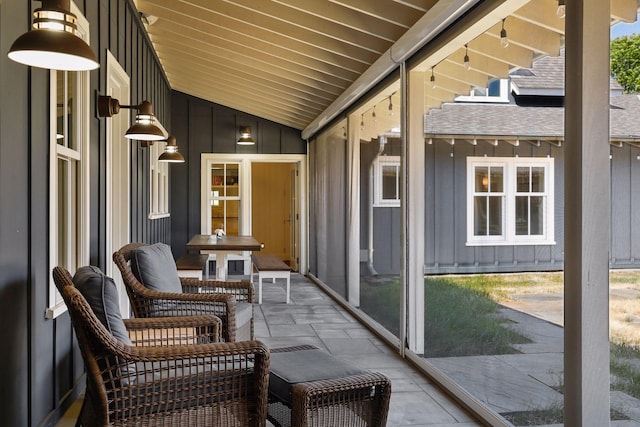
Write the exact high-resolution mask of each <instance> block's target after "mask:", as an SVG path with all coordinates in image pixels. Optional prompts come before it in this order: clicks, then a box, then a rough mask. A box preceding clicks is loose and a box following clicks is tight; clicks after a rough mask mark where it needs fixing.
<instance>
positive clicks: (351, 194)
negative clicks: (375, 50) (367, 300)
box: [347, 114, 360, 307]
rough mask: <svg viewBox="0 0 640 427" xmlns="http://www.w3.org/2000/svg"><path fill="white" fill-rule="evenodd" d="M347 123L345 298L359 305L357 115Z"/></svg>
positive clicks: (358, 150)
mask: <svg viewBox="0 0 640 427" xmlns="http://www.w3.org/2000/svg"><path fill="white" fill-rule="evenodd" d="M348 120H349V121H348V125H347V129H348V132H347V135H348V136H347V179H348V180H349V182H348V183H347V289H348V290H347V300H348V301H349V304H351V305H353V306H355V307H359V306H360V124H359V121H358V115H356V114H352V115H350V116H349V119H348Z"/></svg>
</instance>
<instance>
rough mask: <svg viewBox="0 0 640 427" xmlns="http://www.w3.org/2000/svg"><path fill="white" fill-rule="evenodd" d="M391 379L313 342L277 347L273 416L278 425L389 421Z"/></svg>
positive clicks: (271, 386) (273, 363)
mask: <svg viewBox="0 0 640 427" xmlns="http://www.w3.org/2000/svg"><path fill="white" fill-rule="evenodd" d="M390 397H391V382H390V381H389V379H388V378H387V377H385V376H384V375H382V374H379V373H370V372H367V371H365V370H362V369H360V368H358V367H357V366H354V365H351V364H348V363H346V362H343V361H341V360H339V359H336V358H335V357H333V356H332V355H330V354H328V353H326V352H324V351H322V350H319V349H318V348H316V347H314V346H310V345H302V346H296V347H286V348H278V349H272V350H271V361H270V374H269V417H268V419H269V421H271V422H272V423H273V424H274V425H276V426H282V427H288V426H294V427H298V426H300V427H303V426H304V427H306V426H319V427H322V426H324V427H339V426H349V427H351V426H385V425H386V423H387V413H388V412H389V399H390Z"/></svg>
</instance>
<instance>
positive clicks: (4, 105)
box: [0, 0, 171, 426]
mask: <svg viewBox="0 0 640 427" xmlns="http://www.w3.org/2000/svg"><path fill="white" fill-rule="evenodd" d="M75 3H76V5H77V6H78V8H79V9H80V10H81V11H82V13H83V14H84V16H85V17H86V18H87V20H88V21H89V25H90V31H91V39H90V44H91V46H92V48H93V49H94V51H95V52H96V54H97V55H98V58H99V61H100V62H101V64H102V65H103V67H101V68H100V69H98V70H94V71H91V72H90V93H91V109H92V110H91V113H90V130H89V135H90V154H89V157H90V168H91V172H90V174H91V175H90V187H91V190H90V194H91V195H90V218H89V220H90V224H91V225H90V229H91V234H90V246H89V251H90V263H91V264H93V265H97V266H99V267H101V268H103V269H104V268H105V265H106V263H110V262H112V261H111V254H107V253H105V249H104V248H105V239H106V232H105V230H106V212H105V203H106V199H105V190H106V182H105V176H106V171H105V156H106V123H105V119H100V118H98V117H96V114H95V105H94V94H95V93H96V91H97V92H98V93H104V90H105V87H106V71H105V70H106V67H104V65H105V64H106V55H107V54H106V51H107V50H110V51H111V52H112V53H113V54H114V56H115V57H116V58H117V59H118V61H119V62H120V64H121V65H122V66H123V68H124V69H125V70H126V72H127V74H128V75H129V76H130V77H131V100H132V101H133V102H140V101H142V100H143V99H148V100H150V101H151V102H152V103H153V105H154V112H155V114H156V115H157V116H158V118H159V119H160V121H161V122H162V123H163V124H164V125H165V127H166V128H167V129H168V130H169V131H170V130H171V127H170V124H171V123H170V111H171V110H170V108H171V107H170V102H171V94H170V87H169V83H168V81H167V79H166V77H165V75H164V73H163V71H162V69H161V67H160V65H159V61H158V59H157V57H156V56H155V53H154V51H153V49H152V47H151V44H150V42H149V40H148V37H147V36H146V34H145V32H144V29H143V26H142V23H141V22H140V18H139V16H138V13H137V11H136V10H135V8H134V6H133V3H132V1H131V0H77V1H76V2H75ZM36 7H39V3H38V2H31V1H22V0H4V1H3V2H1V3H0V51H2V52H3V54H2V55H0V183H1V184H0V313H1V314H0V322H2V324H3V325H5V327H4V328H2V331H1V332H0V340H1V342H2V343H3V348H4V350H3V351H2V352H0V366H2V369H0V384H2V385H3V387H2V388H1V389H0V413H2V425H7V426H48V425H54V424H55V423H56V421H57V420H58V419H59V418H60V416H61V415H62V413H63V411H64V410H65V409H66V408H67V407H68V406H69V404H70V403H72V401H73V400H74V399H75V398H76V396H77V394H78V393H79V392H80V391H81V390H82V389H83V387H84V384H83V376H82V374H83V372H84V365H83V361H82V357H81V355H80V352H79V350H78V347H77V343H76V342H75V335H74V334H73V331H72V327H71V322H70V320H69V315H68V314H67V313H65V314H62V315H60V316H59V317H57V318H56V319H54V320H45V317H44V313H45V308H46V307H47V303H48V301H47V299H48V287H49V282H50V280H51V271H49V237H48V236H49V175H48V174H49V173H48V168H49V166H48V165H49V151H50V150H49V89H50V86H49V85H50V83H49V71H47V70H42V69H36V68H29V67H26V66H24V65H21V64H17V63H15V62H13V61H11V60H9V59H8V58H7V56H6V54H5V53H6V52H7V51H8V50H9V47H10V46H11V44H12V43H13V41H14V40H15V39H16V38H17V37H19V36H20V35H21V34H22V33H24V32H25V31H27V30H28V29H29V28H30V27H31V19H32V12H33V9H35V8H36ZM128 113H129V110H122V111H121V113H120V114H128ZM148 151H149V150H148V149H145V148H140V147H139V144H138V143H132V144H131V165H132V166H131V186H132V188H131V190H132V193H131V208H132V209H131V224H132V228H131V239H132V240H133V241H144V242H156V241H163V242H167V243H169V242H170V239H171V224H170V218H166V219H162V220H153V221H152V220H149V219H148V213H149V154H148ZM72 273H73V272H72Z"/></svg>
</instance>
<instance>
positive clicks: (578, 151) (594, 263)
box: [564, 0, 611, 426]
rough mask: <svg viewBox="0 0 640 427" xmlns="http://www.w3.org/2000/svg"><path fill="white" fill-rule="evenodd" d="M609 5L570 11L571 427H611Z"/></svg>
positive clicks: (578, 1) (577, 3)
mask: <svg viewBox="0 0 640 427" xmlns="http://www.w3.org/2000/svg"><path fill="white" fill-rule="evenodd" d="M609 8H610V4H609V2H608V1H602V0H567V8H566V10H567V13H566V18H565V19H566V22H565V27H566V33H565V34H566V77H565V80H566V81H565V88H566V89H565V93H566V96H565V105H566V108H565V141H566V142H565V159H566V160H565V163H566V164H565V203H564V206H565V208H564V209H565V214H564V217H565V224H564V228H565V237H564V240H565V244H564V245H565V274H564V277H565V280H564V283H565V331H564V333H565V336H564V362H565V363H564V367H565V393H564V396H565V403H564V404H565V408H564V413H565V416H564V422H565V425H566V426H586V425H593V426H596V425H597V426H606V425H609V381H610V379H609V247H610V227H611V226H610V222H611V218H610V199H611V195H610V179H609V177H610V172H609V168H610V165H609V16H610V9H609Z"/></svg>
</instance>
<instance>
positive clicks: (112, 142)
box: [105, 51, 131, 317]
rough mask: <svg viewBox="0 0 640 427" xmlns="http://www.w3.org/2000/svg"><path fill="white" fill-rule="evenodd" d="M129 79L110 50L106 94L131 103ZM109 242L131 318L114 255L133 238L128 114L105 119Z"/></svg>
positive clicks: (123, 305)
mask: <svg viewBox="0 0 640 427" xmlns="http://www.w3.org/2000/svg"><path fill="white" fill-rule="evenodd" d="M129 93H130V80H129V76H128V75H127V73H126V72H125V70H124V69H123V68H122V66H120V64H119V63H118V60H117V59H116V58H115V57H114V56H113V54H112V53H111V52H110V51H107V89H106V94H107V95H109V96H112V97H113V98H116V99H118V100H119V101H120V104H122V105H129V99H130V95H129ZM106 124H107V126H106V127H107V129H106V130H107V137H106V143H107V148H106V189H107V194H106V205H107V206H106V210H105V211H106V212H105V215H106V245H105V250H106V254H107V260H106V261H107V265H106V268H105V273H106V274H107V275H108V276H110V277H112V278H113V280H114V281H115V282H116V285H117V287H118V294H119V300H120V312H121V313H122V316H123V317H129V312H130V304H129V298H128V296H127V293H126V290H125V288H124V284H123V282H122V276H121V275H120V272H119V271H116V270H117V269H116V268H115V264H114V263H113V261H112V258H111V255H112V254H113V252H114V251H116V250H118V249H120V248H121V247H122V246H124V245H126V244H127V243H129V240H130V224H129V222H130V212H131V207H130V203H131V202H130V192H131V190H130V176H129V175H130V164H131V158H130V157H131V154H130V149H129V143H128V141H127V139H126V138H125V137H124V134H125V132H126V130H127V129H128V128H129V114H116V115H114V116H113V117H111V118H107V119H106Z"/></svg>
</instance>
